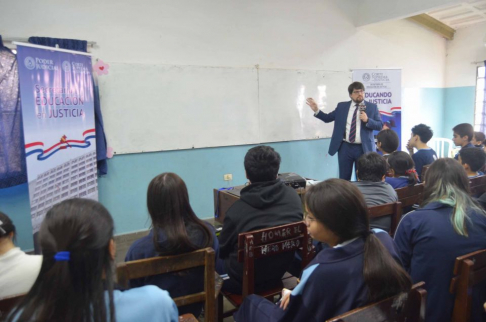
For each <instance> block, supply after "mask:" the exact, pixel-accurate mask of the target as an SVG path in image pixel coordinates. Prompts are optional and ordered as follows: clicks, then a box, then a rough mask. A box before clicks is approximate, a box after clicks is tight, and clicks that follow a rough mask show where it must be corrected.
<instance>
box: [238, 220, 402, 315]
mask: <svg viewBox="0 0 486 322" xmlns="http://www.w3.org/2000/svg"><path fill="white" fill-rule="evenodd" d="M373 231H375V235H376V237H378V238H379V239H380V240H381V242H382V243H383V245H384V246H385V247H386V248H387V249H388V251H389V252H390V254H391V255H392V256H393V257H394V258H395V259H396V260H397V261H399V260H400V259H399V256H398V254H397V252H396V248H395V244H394V242H393V240H392V239H391V238H390V236H389V235H388V234H387V233H386V232H385V231H383V230H381V229H373ZM363 254H364V238H358V239H356V240H354V241H353V242H351V243H349V244H347V245H345V246H342V247H334V248H325V249H323V250H322V251H320V252H319V253H318V254H317V255H316V257H315V258H314V259H313V260H312V261H311V262H310V263H309V265H308V266H307V267H306V269H305V270H304V271H303V272H302V278H301V281H300V283H299V285H298V286H297V287H296V288H295V289H294V290H293V291H292V293H291V296H290V302H289V305H288V307H287V309H286V310H285V311H284V310H282V309H280V307H279V306H278V305H276V304H274V303H272V302H270V301H268V300H266V299H264V298H262V297H260V296H257V295H250V296H248V297H247V298H246V299H245V301H244V303H243V305H242V306H241V308H240V309H239V310H238V312H236V314H235V321H238V322H245V321H251V322H274V321H280V322H282V321H304V322H318V321H319V322H321V321H325V320H327V319H329V318H332V317H334V316H337V315H339V314H342V313H345V312H347V311H349V310H352V309H355V308H358V307H361V306H364V305H366V304H367V303H368V299H367V297H368V287H367V286H366V284H365V282H364V278H363Z"/></svg>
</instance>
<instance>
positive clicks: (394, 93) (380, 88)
mask: <svg viewBox="0 0 486 322" xmlns="http://www.w3.org/2000/svg"><path fill="white" fill-rule="evenodd" d="M353 82H361V83H363V85H364V87H365V101H367V102H370V103H373V104H376V105H377V106H378V110H379V111H380V115H381V120H382V121H383V129H391V130H393V131H395V132H397V134H398V137H399V141H398V142H400V143H401V141H402V70H401V69H355V70H353ZM378 132H379V131H375V135H376V134H378ZM397 150H398V151H401V144H399V146H398V149H397Z"/></svg>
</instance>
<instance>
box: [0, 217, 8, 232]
mask: <svg viewBox="0 0 486 322" xmlns="http://www.w3.org/2000/svg"><path fill="white" fill-rule="evenodd" d="M2 225H3V222H2V221H1V220H0V226H2ZM0 232H1V233H2V234H6V233H7V232H6V231H5V229H3V228H2V227H0Z"/></svg>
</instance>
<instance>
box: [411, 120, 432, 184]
mask: <svg viewBox="0 0 486 322" xmlns="http://www.w3.org/2000/svg"><path fill="white" fill-rule="evenodd" d="M433 135H434V132H432V129H431V128H430V127H428V126H427V125H425V124H418V125H415V126H414V127H413V128H412V135H411V137H410V140H408V144H407V149H408V152H409V153H410V155H411V156H412V160H413V162H414V163H415V170H417V174H418V176H419V178H421V179H423V178H422V177H421V176H422V169H423V167H424V165H429V164H431V163H432V162H434V161H435V160H437V154H436V153H435V151H434V150H433V149H432V148H430V147H429V146H428V145H427V142H429V141H430V139H431V138H432V136H433ZM413 148H415V149H417V152H415V153H414V152H413Z"/></svg>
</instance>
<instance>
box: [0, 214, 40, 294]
mask: <svg viewBox="0 0 486 322" xmlns="http://www.w3.org/2000/svg"><path fill="white" fill-rule="evenodd" d="M15 236H16V230H15V225H14V224H13V222H12V220H11V219H10V218H9V217H8V216H7V215H6V214H4V213H3V212H0V298H3V297H8V296H12V295H19V294H24V293H27V292H28V291H29V290H30V288H31V287H32V285H33V284H34V282H35V279H36V278H37V275H39V271H40V268H41V265H42V256H40V255H27V254H26V253H24V252H23V251H21V250H20V248H19V247H15V245H14V242H13V241H14V240H15Z"/></svg>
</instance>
